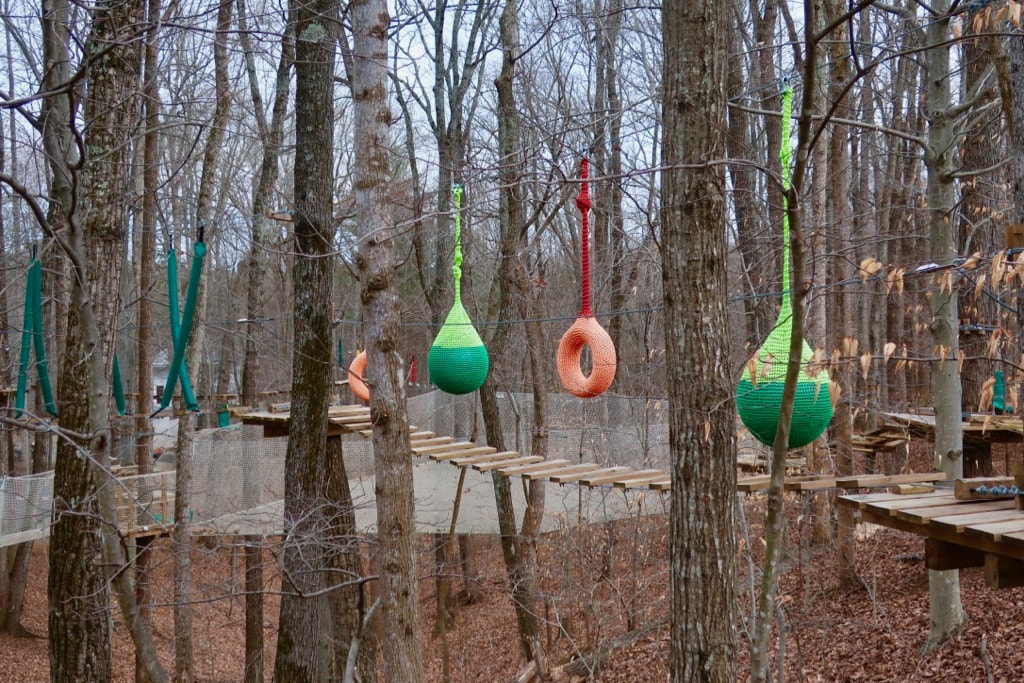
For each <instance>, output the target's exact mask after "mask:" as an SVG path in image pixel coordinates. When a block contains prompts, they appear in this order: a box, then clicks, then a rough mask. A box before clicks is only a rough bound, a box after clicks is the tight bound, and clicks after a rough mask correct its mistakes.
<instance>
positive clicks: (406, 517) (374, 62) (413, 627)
mask: <svg viewBox="0 0 1024 683" xmlns="http://www.w3.org/2000/svg"><path fill="white" fill-rule="evenodd" d="M350 12H351V16H352V37H353V52H354V56H355V59H354V60H353V69H352V96H353V100H354V107H355V112H354V118H355V120H354V134H355V150H354V151H355V159H356V164H355V178H354V189H355V194H356V213H357V223H358V226H359V240H360V246H359V250H358V252H357V254H356V266H357V267H358V270H359V281H360V284H361V285H362V289H361V300H362V304H363V320H364V322H365V335H366V337H365V342H366V355H367V368H368V370H367V376H368V377H367V378H368V380H369V381H368V385H369V387H370V419H371V421H372V422H373V453H374V472H375V475H376V484H375V494H376V497H377V533H378V540H379V545H378V549H377V554H378V560H379V562H380V581H379V584H380V605H381V610H380V611H381V631H382V633H383V640H382V642H381V654H382V655H383V668H382V673H383V674H384V679H385V680H388V681H406V682H408V683H419V681H422V680H423V662H422V655H421V653H420V649H419V642H418V636H419V600H418V593H419V588H418V585H417V581H416V555H415V547H414V543H413V541H414V539H415V535H416V527H415V494H414V491H413V478H412V448H411V446H410V445H409V418H408V413H407V408H406V393H405V382H404V379H405V368H404V367H403V362H402V358H401V356H400V355H399V350H400V348H401V328H400V325H399V314H400V308H399V300H398V286H397V281H396V270H395V245H394V237H395V226H394V224H393V222H392V218H391V204H390V201H389V194H388V180H389V171H390V166H389V162H390V155H389V154H388V146H389V134H388V131H389V129H390V127H391V111H390V109H389V107H388V73H387V54H388V53H387V34H388V24H389V23H390V16H389V15H388V10H387V4H386V3H385V2H384V1H383V0H357V1H356V2H353V3H352V4H351V5H350Z"/></svg>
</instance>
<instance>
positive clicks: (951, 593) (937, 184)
mask: <svg viewBox="0 0 1024 683" xmlns="http://www.w3.org/2000/svg"><path fill="white" fill-rule="evenodd" d="M933 10H934V12H935V14H936V17H940V18H932V20H931V21H930V22H929V23H928V27H927V29H926V36H927V43H928V49H927V50H926V51H925V53H924V65H925V73H926V75H925V103H926V104H925V106H926V117H927V119H928V122H929V125H928V140H927V144H926V149H925V166H926V167H927V169H928V186H927V196H928V222H929V229H930V234H929V244H930V247H931V253H930V258H931V260H932V262H933V263H936V264H938V265H939V266H948V265H950V264H952V263H953V260H954V258H955V257H956V256H957V250H956V246H955V245H954V243H953V230H954V225H953V211H954V209H955V206H956V192H955V187H954V177H953V172H954V169H955V168H956V167H957V166H958V165H959V157H958V155H957V145H956V120H955V117H954V116H953V114H952V106H951V95H950V69H949V49H950V46H949V43H948V42H947V36H948V34H949V18H948V12H949V0H939V2H937V3H935V5H934V6H933ZM947 275H948V277H949V283H948V286H940V287H939V288H938V290H933V291H932V292H931V295H932V296H931V312H932V322H931V332H932V340H933V342H934V348H935V353H936V356H937V357H936V358H934V359H933V360H932V362H931V375H932V399H933V401H934V405H935V466H936V469H939V470H941V471H942V472H945V474H946V478H947V479H950V480H952V479H957V478H959V477H961V476H963V422H962V419H961V411H962V407H961V406H962V399H961V391H962V390H961V386H960V378H959V376H958V373H957V353H958V351H959V325H960V318H959V315H958V313H957V297H956V286H957V285H956V273H955V271H954V270H952V269H947V270H944V271H942V272H941V273H940V281H941V279H942V278H944V277H946V276H947ZM928 595H929V598H930V602H929V624H930V628H929V632H928V641H927V643H926V644H925V648H924V649H925V650H930V649H933V648H935V647H938V646H939V645H940V644H941V643H943V642H945V641H946V640H947V639H949V638H950V637H952V636H954V635H956V634H957V633H959V632H960V630H961V629H962V628H963V624H964V620H965V618H966V617H965V615H964V611H963V607H962V606H961V603H960V572H959V571H958V570H956V569H953V570H949V571H933V570H929V572H928Z"/></svg>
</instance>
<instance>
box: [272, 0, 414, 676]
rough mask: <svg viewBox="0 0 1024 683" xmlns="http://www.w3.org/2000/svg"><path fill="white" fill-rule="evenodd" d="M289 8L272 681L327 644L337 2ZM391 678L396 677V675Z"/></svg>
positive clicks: (311, 671)
mask: <svg viewBox="0 0 1024 683" xmlns="http://www.w3.org/2000/svg"><path fill="white" fill-rule="evenodd" d="M292 11H293V12H294V17H295V37H296V48H295V76H296V84H295V130H296V133H295V172H294V177H295V188H294V197H295V223H294V226H295V250H296V255H295V261H294V265H293V266H292V272H293V273H294V280H295V295H294V307H295V348H294V352H293V355H292V367H293V379H292V402H291V429H290V431H289V436H288V449H287V452H286V455H285V503H284V504H285V512H284V515H285V526H286V529H287V531H288V536H287V539H286V541H285V547H284V550H283V558H282V572H283V577H282V586H283V595H282V597H281V616H280V623H279V628H278V639H277V658H276V660H275V663H274V680H275V681H278V682H279V683H292V682H296V683H300V682H301V683H305V682H320V681H326V680H329V676H330V665H331V657H330V648H329V642H328V641H327V639H323V638H320V637H319V636H320V634H321V629H322V627H323V624H324V622H325V619H326V617H327V614H328V609H329V605H328V601H327V596H326V595H325V594H323V593H322V591H323V589H324V588H325V579H326V577H325V569H326V558H325V547H324V543H325V537H326V533H327V531H326V528H325V519H326V515H325V513H326V509H325V502H326V497H325V493H326V491H325V487H326V483H325V481H324V477H323V473H324V471H325V470H326V454H327V408H328V403H329V401H330V386H331V367H332V359H333V353H332V344H331V340H332V334H331V333H332V326H331V325H332V321H331V306H330V301H331V266H332V264H333V259H332V258H330V257H329V254H330V253H331V250H332V246H333V242H334V220H333V218H334V217H333V203H332V196H333V183H332V178H333V173H332V170H333V169H332V166H333V163H332V157H333V154H332V150H333V144H334V139H333V138H334V136H333V125H334V121H333V118H334V104H333V93H334V89H333V81H334V46H335V43H336V41H337V30H338V25H337V5H336V4H334V3H331V2H329V0H314V1H313V2H300V1H296V2H295V3H294V4H293V6H292ZM396 680H398V679H396Z"/></svg>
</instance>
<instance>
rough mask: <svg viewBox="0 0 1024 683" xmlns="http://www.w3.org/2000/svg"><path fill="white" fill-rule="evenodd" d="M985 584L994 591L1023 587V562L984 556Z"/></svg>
mask: <svg viewBox="0 0 1024 683" xmlns="http://www.w3.org/2000/svg"><path fill="white" fill-rule="evenodd" d="M985 583H986V584H988V586H989V588H995V589H1002V588H1019V587H1020V586H1024V562H1021V561H1020V560H1014V559H1011V558H1009V557H1000V556H999V555H994V554H992V553H989V554H988V555H986V556H985Z"/></svg>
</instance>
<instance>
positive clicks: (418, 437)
mask: <svg viewBox="0 0 1024 683" xmlns="http://www.w3.org/2000/svg"><path fill="white" fill-rule="evenodd" d="M436 436H437V434H435V433H434V432H409V441H415V442H417V444H419V443H420V442H422V441H424V440H426V439H433V438H435V437H436ZM452 441H454V439H452Z"/></svg>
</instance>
